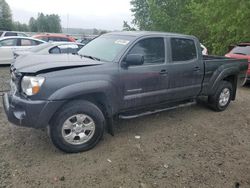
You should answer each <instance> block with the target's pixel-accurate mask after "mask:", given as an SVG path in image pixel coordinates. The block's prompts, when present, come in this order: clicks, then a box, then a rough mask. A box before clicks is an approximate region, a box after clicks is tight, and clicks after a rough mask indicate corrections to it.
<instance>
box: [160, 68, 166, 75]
mask: <svg viewBox="0 0 250 188" xmlns="http://www.w3.org/2000/svg"><path fill="white" fill-rule="evenodd" d="M167 74H168V72H167V70H165V69H163V70H161V71H160V75H167Z"/></svg>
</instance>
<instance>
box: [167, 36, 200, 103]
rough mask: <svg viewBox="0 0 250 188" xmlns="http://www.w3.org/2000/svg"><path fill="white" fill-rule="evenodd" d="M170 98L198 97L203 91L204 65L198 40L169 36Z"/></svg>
mask: <svg viewBox="0 0 250 188" xmlns="http://www.w3.org/2000/svg"><path fill="white" fill-rule="evenodd" d="M168 40H169V43H168V44H169V48H170V52H171V58H170V64H171V66H170V67H169V97H168V98H169V99H170V100H180V99H185V98H193V97H196V96H197V95H198V94H199V92H200V91H201V85H202V80H203V74H204V66H203V61H202V58H201V50H200V48H198V47H197V46H198V45H199V43H198V41H196V40H195V39H192V38H169V39H168Z"/></svg>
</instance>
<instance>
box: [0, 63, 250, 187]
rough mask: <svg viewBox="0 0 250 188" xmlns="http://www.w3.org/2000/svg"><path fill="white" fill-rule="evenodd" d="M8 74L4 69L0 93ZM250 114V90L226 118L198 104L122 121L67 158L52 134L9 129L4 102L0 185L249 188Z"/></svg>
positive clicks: (242, 91)
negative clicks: (95, 142) (87, 148)
mask: <svg viewBox="0 0 250 188" xmlns="http://www.w3.org/2000/svg"><path fill="white" fill-rule="evenodd" d="M8 76H9V75H8V67H0V84H1V86H0V88H3V89H8V85H6V80H7V78H8ZM2 78H4V79H2ZM0 94H1V93H0ZM249 112H250V86H246V87H243V88H239V90H238V96H237V100H236V101H235V102H233V103H231V105H230V107H229V108H228V110H226V111H225V112H222V113H216V112H213V111H211V110H209V109H208V108H206V107H205V106H203V105H196V106H191V107H187V108H181V109H177V110H172V111H168V112H163V113H160V114H157V115H151V116H147V117H142V118H138V119H133V120H129V121H120V122H118V124H117V126H116V130H115V132H116V133H115V136H114V137H112V136H110V135H108V134H105V135H104V138H103V140H102V141H101V142H100V144H98V146H97V147H95V148H94V149H93V150H91V151H88V152H85V153H79V154H64V153H62V152H60V151H58V150H57V149H55V148H54V147H53V145H52V144H51V142H50V140H49V138H48V136H47V134H46V132H45V131H40V130H34V129H28V128H21V127H16V126H13V125H11V124H10V123H8V121H7V119H6V116H5V114H4V112H3V107H2V102H0V187H18V188H29V187H32V188H33V187H45V188H47V187H107V188H111V187H117V188H120V187H121V188H127V187H128V188H131V187H141V188H150V187H183V188H184V187H186V188H188V187H202V188H203V187H218V188H221V187H232V188H234V187H236V188H237V187H245V188H249V187H250V160H249V159H250V114H249Z"/></svg>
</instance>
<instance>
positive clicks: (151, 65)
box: [120, 37, 168, 109]
mask: <svg viewBox="0 0 250 188" xmlns="http://www.w3.org/2000/svg"><path fill="white" fill-rule="evenodd" d="M129 54H140V55H143V57H144V64H143V65H137V66H129V67H126V68H124V67H121V74H120V75H121V78H120V79H121V85H122V86H123V108H124V109H128V108H133V107H140V106H141V107H142V106H145V105H149V104H155V103H157V102H160V101H162V100H164V98H165V97H164V95H165V94H166V89H167V88H168V74H167V65H166V56H165V40H164V38H163V37H155V38H144V39H141V40H139V41H138V42H137V43H136V44H135V45H134V46H133V47H132V48H131V49H130V50H129V52H128V54H127V55H129ZM125 58H126V56H125Z"/></svg>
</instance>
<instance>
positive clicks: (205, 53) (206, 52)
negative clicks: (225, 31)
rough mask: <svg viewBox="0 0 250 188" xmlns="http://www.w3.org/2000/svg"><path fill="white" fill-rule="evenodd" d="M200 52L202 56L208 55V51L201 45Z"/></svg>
mask: <svg viewBox="0 0 250 188" xmlns="http://www.w3.org/2000/svg"><path fill="white" fill-rule="evenodd" d="M201 50H202V54H203V55H208V50H207V48H206V47H205V46H204V45H203V44H201Z"/></svg>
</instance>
